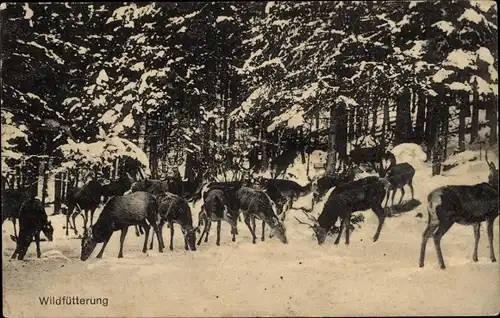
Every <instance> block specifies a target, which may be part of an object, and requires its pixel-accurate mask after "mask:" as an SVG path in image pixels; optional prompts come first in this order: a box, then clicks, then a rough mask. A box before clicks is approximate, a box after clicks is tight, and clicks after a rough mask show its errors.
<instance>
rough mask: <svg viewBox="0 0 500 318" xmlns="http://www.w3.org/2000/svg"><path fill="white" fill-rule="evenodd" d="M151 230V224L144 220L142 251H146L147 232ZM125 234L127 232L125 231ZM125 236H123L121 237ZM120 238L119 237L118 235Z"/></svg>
mask: <svg viewBox="0 0 500 318" xmlns="http://www.w3.org/2000/svg"><path fill="white" fill-rule="evenodd" d="M127 230H128V227H127ZM150 230H151V226H150V225H149V224H147V223H146V222H144V232H145V233H144V245H143V246H142V252H143V253H146V252H147V251H148V238H149V232H150ZM125 234H127V232H125ZM123 238H125V237H123ZM120 239H121V237H120Z"/></svg>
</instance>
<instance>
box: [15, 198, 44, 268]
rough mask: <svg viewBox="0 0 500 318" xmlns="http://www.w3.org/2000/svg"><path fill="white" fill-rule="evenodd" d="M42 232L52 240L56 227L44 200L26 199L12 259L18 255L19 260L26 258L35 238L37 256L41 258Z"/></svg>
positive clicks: (21, 212) (20, 210)
mask: <svg viewBox="0 0 500 318" xmlns="http://www.w3.org/2000/svg"><path fill="white" fill-rule="evenodd" d="M40 232H43V234H44V235H45V236H46V237H47V239H48V240H49V241H52V235H53V233H54V228H53V227H52V224H51V222H50V221H49V220H48V217H47V213H46V212H45V208H44V206H43V204H42V202H41V201H40V200H38V199H36V198H32V199H28V200H26V201H24V203H23V204H22V205H21V208H20V209H19V237H18V238H17V239H16V249H15V251H14V254H12V259H15V258H16V256H17V259H18V260H22V259H24V256H25V255H26V252H27V251H28V248H29V246H30V245H31V242H32V240H33V238H35V243H36V257H37V258H40V257H41V255H42V253H41V251H40Z"/></svg>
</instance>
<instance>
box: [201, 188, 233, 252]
mask: <svg viewBox="0 0 500 318" xmlns="http://www.w3.org/2000/svg"><path fill="white" fill-rule="evenodd" d="M230 195H231V194H229V195H226V194H225V193H224V191H223V190H221V189H217V188H212V189H210V190H209V191H207V192H206V193H205V194H204V195H203V201H204V203H203V206H202V208H201V211H200V213H199V214H198V226H200V225H201V223H203V224H204V229H203V232H202V234H201V236H200V238H199V240H198V243H197V244H198V245H200V244H201V241H202V239H203V235H205V242H208V234H209V233H210V227H211V225H212V222H217V240H216V243H215V244H216V245H217V246H219V245H220V230H221V221H222V220H224V221H226V222H227V223H229V224H230V225H231V234H233V242H234V241H235V240H236V238H235V235H236V234H238V232H237V230H236V222H237V218H238V215H237V213H235V212H234V210H233V208H234V206H235V205H234V202H233V204H232V202H231V201H230V198H229V197H230ZM231 207H233V208H231Z"/></svg>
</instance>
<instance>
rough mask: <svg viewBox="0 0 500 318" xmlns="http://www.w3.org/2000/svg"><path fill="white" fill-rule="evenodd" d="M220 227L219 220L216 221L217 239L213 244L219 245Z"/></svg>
mask: <svg viewBox="0 0 500 318" xmlns="http://www.w3.org/2000/svg"><path fill="white" fill-rule="evenodd" d="M220 227H221V220H218V221H217V240H216V241H215V245H217V246H220Z"/></svg>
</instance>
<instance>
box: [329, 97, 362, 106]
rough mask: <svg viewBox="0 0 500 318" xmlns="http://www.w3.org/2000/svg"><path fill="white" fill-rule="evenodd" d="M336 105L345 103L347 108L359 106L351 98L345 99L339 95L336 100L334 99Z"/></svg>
mask: <svg viewBox="0 0 500 318" xmlns="http://www.w3.org/2000/svg"><path fill="white" fill-rule="evenodd" d="M335 102H336V103H342V102H343V103H345V104H346V105H347V106H348V107H349V106H359V104H358V103H357V102H356V101H355V100H354V99H353V98H351V97H347V96H344V95H339V96H338V97H337V99H335Z"/></svg>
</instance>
